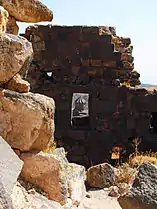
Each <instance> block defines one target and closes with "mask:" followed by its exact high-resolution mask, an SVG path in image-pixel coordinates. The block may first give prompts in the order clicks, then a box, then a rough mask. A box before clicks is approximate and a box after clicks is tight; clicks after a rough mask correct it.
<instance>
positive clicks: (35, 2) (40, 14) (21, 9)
mask: <svg viewBox="0 0 157 209" xmlns="http://www.w3.org/2000/svg"><path fill="white" fill-rule="evenodd" d="M0 5H1V6H3V7H4V8H5V9H6V10H7V11H8V12H9V14H10V15H11V16H13V17H14V18H15V19H16V20H18V21H20V22H28V23H29V22H30V23H36V22H43V21H51V20H52V19H53V13H52V11H51V10H50V9H49V8H48V7H47V6H45V5H44V4H42V3H41V2H40V1H39V0H28V1H25V0H22V1H21V0H14V1H8V0H0Z"/></svg>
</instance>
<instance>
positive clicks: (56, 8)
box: [19, 0, 157, 84]
mask: <svg viewBox="0 0 157 209" xmlns="http://www.w3.org/2000/svg"><path fill="white" fill-rule="evenodd" d="M41 1H42V2H43V3H44V4H45V5H47V6H48V7H49V8H50V9H51V10H52V11H53V13H54V19H53V21H52V23H44V24H54V25H56V24H57V25H89V26H90V25H93V26H115V27H116V31H117V35H118V36H122V37H130V38H131V41H132V45H133V47H134V50H133V56H134V59H135V61H134V63H135V70H137V71H138V72H139V73H140V74H141V81H142V83H151V84H157V0H149V1H147V0H143V1H142V0H131V1H127V0H112V1H110V0H79V1H76V0H66V1H65V0H52V1H51V0H41ZM40 24H43V23H40ZM19 25H20V32H24V31H25V28H26V27H27V26H28V25H31V24H25V23H21V24H19Z"/></svg>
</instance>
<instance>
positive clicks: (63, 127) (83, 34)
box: [24, 25, 157, 166]
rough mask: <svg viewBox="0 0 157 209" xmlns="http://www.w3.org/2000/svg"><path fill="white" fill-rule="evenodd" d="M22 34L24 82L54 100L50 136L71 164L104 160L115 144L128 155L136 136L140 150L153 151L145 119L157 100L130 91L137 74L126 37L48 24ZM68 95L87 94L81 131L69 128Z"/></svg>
mask: <svg viewBox="0 0 157 209" xmlns="http://www.w3.org/2000/svg"><path fill="white" fill-rule="evenodd" d="M24 36H25V37H26V38H27V39H28V40H29V41H31V42H32V44H33V49H34V60H33V62H32V65H31V68H30V70H29V73H28V76H27V79H28V80H29V82H31V86H32V91H34V92H39V93H42V94H45V95H47V96H49V97H52V98H54V100H55V102H56V115H55V118H56V119H55V122H56V132H55V137H56V139H57V140H58V146H59V145H61V146H62V145H63V146H64V147H65V148H66V150H67V151H68V157H69V159H70V160H71V161H73V162H77V163H80V164H83V165H86V166H89V165H91V164H96V163H100V162H104V161H106V160H108V159H110V157H111V153H112V149H113V147H116V146H121V147H123V148H124V149H126V152H125V153H126V155H127V153H128V152H129V151H133V146H132V143H131V141H132V139H133V138H135V137H140V138H142V143H141V149H142V148H143V149H144V148H147V149H150V148H152V147H153V148H154V144H153V143H154V140H153V139H154V138H155V137H156V135H155V134H152V133H151V131H150V123H151V122H150V121H151V113H152V112H157V108H156V105H154V104H156V102H157V101H156V99H157V96H156V95H153V94H150V93H148V92H147V91H146V90H145V89H138V88H134V86H136V85H139V84H140V81H139V76H140V75H139V74H138V73H137V72H136V71H134V64H133V57H132V49H133V47H132V45H131V40H130V39H129V38H121V37H118V36H116V32H115V28H112V27H81V26H75V27H62V26H51V25H49V26H32V27H29V28H27V29H26V33H25V34H24ZM129 86H132V87H129ZM73 93H86V94H89V102H88V103H89V118H88V125H87V126H86V127H81V128H80V127H73V126H72V123H71V107H72V96H73ZM86 122H87V121H86ZM150 141H151V142H150ZM147 142H148V143H147Z"/></svg>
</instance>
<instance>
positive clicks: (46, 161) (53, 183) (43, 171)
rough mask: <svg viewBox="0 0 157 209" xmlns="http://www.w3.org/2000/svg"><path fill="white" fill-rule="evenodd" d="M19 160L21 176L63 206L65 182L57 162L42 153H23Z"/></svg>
mask: <svg viewBox="0 0 157 209" xmlns="http://www.w3.org/2000/svg"><path fill="white" fill-rule="evenodd" d="M20 158H21V159H22V160H23V161H24V167H23V170H22V176H23V177H24V178H25V179H26V180H27V181H28V182H30V183H32V184H35V185H37V186H38V187H39V188H41V189H42V190H43V191H45V192H46V193H47V194H48V197H49V199H51V200H54V201H57V202H60V203H62V204H65V202H66V199H67V197H68V193H67V190H66V188H67V182H66V178H65V173H63V172H61V167H60V164H59V162H58V160H56V159H54V158H51V156H49V157H47V156H45V154H44V153H38V154H35V153H25V154H22V155H21V157H20Z"/></svg>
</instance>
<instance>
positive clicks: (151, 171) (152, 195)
mask: <svg viewBox="0 0 157 209" xmlns="http://www.w3.org/2000/svg"><path fill="white" fill-rule="evenodd" d="M119 203H120V205H121V206H122V208H123V209H132V208H134V209H155V208H157V166H155V165H153V164H150V163H143V164H142V165H141V166H140V168H139V172H138V174H137V177H136V178H135V180H134V183H133V185H132V188H131V190H130V192H129V193H128V194H127V195H126V196H124V197H120V198H119Z"/></svg>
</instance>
